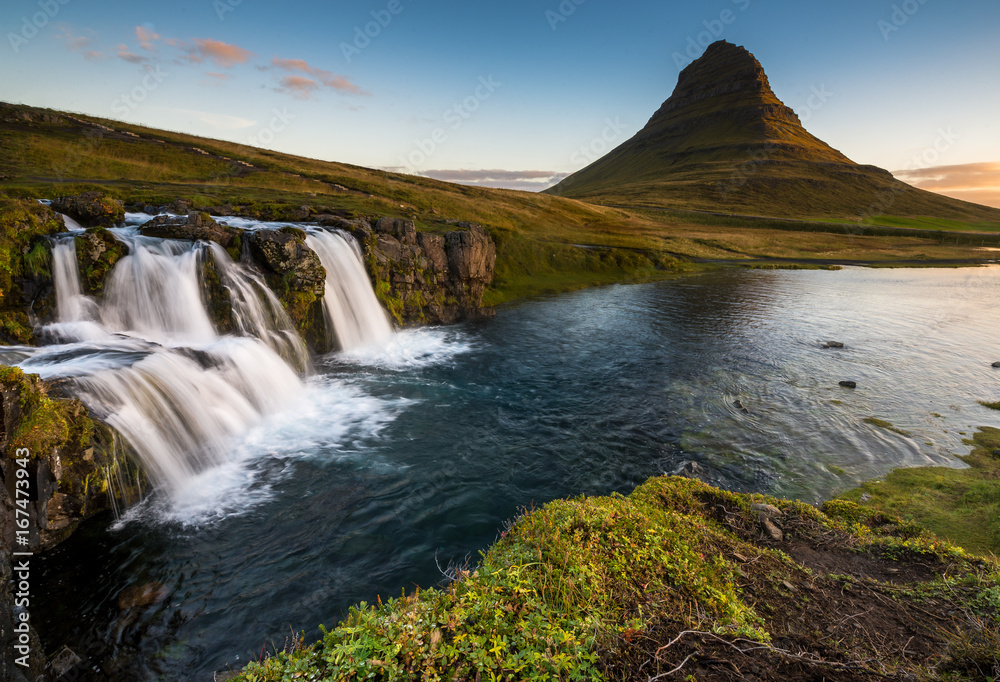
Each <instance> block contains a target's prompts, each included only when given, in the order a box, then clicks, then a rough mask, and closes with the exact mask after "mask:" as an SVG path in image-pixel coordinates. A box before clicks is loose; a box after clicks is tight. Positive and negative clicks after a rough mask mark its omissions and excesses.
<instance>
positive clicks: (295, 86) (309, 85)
mask: <svg viewBox="0 0 1000 682" xmlns="http://www.w3.org/2000/svg"><path fill="white" fill-rule="evenodd" d="M318 87H319V85H317V84H316V81H314V80H313V79H312V78H306V77H305V76H285V77H283V78H282V79H281V81H280V83H279V84H278V89H279V90H284V91H285V92H288V93H291V95H292V97H295V98H296V99H309V97H310V96H311V95H312V93H313V92H315V91H316V89H317V88H318Z"/></svg>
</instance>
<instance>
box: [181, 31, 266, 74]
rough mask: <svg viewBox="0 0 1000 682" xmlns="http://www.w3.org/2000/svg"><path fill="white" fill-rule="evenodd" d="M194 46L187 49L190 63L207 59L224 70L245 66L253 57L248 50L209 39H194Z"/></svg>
mask: <svg viewBox="0 0 1000 682" xmlns="http://www.w3.org/2000/svg"><path fill="white" fill-rule="evenodd" d="M194 45H195V46H194V47H188V48H187V49H188V50H189V52H190V58H189V60H190V61H193V62H200V61H202V59H208V60H209V61H212V62H214V63H216V64H217V65H219V66H221V67H222V68H224V69H228V68H232V67H234V66H236V65H237V64H245V63H246V62H247V60H249V59H250V57H252V56H253V52H251V51H250V50H244V49H243V48H242V47H240V46H238V45H231V44H229V43H224V42H222V41H221V40H212V39H211V38H195V39H194Z"/></svg>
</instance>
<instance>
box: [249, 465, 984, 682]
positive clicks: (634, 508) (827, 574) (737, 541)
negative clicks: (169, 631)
mask: <svg viewBox="0 0 1000 682" xmlns="http://www.w3.org/2000/svg"><path fill="white" fill-rule="evenodd" d="M755 505H756V506H755ZM762 505H763V506H762ZM766 505H770V506H766ZM762 513H763V514H766V515H767V516H768V518H769V519H771V523H773V525H775V526H779V527H780V529H781V530H782V533H781V539H780V540H776V539H775V538H774V537H773V536H772V535H771V534H770V533H768V532H765V530H764V529H763V526H762V522H761V520H760V515H761V514H762ZM451 577H452V578H454V580H453V581H452V582H451V583H450V584H448V585H447V586H445V587H443V588H434V589H427V590H419V591H417V592H414V593H412V594H409V595H403V596H402V597H400V598H397V599H392V600H389V601H386V602H385V603H383V602H382V601H381V599H379V600H377V603H376V604H371V605H370V604H365V603H362V604H360V605H359V606H358V607H357V608H354V609H352V610H351V612H350V614H349V615H348V616H347V618H346V619H345V620H344V621H343V622H341V623H340V624H339V625H338V626H337V627H335V628H333V629H331V630H329V631H324V635H323V638H322V640H321V641H319V642H316V643H314V644H310V645H304V643H303V641H302V639H301V638H293V639H292V640H290V641H289V642H286V646H285V648H284V649H283V650H281V651H278V652H276V653H273V654H272V655H270V656H268V657H265V658H264V659H263V660H260V661H257V662H254V663H251V664H250V665H248V666H247V667H246V668H245V669H244V670H243V671H242V673H241V674H240V675H239V677H238V679H242V680H247V681H252V682H264V681H270V680H360V679H372V680H415V679H422V680H470V681H471V680H601V679H606V680H633V679H642V680H648V679H669V676H670V672H671V671H674V672H680V676H678V677H677V679H680V678H683V677H684V676H687V675H693V679H713V680H729V679H747V678H752V679H761V680H806V679H808V680H818V679H821V678H822V679H827V680H860V679H869V677H870V676H886V677H889V678H892V679H901V678H903V677H906V676H916V677H918V678H922V679H928V678H936V679H962V678H963V677H964V676H965V675H973V676H974V675H977V674H987V673H988V674H993V675H995V674H997V673H1000V654H998V653H997V652H998V650H1000V649H998V648H997V647H998V646H1000V631H998V625H1000V620H998V619H1000V565H998V564H997V562H996V561H995V560H992V559H980V558H976V557H973V556H970V555H968V554H966V553H965V552H964V551H963V550H961V549H959V548H957V547H955V546H952V545H950V544H948V543H946V542H943V541H940V540H938V539H936V538H935V537H934V536H932V535H930V534H929V533H927V532H926V531H924V530H922V529H921V528H920V527H918V526H916V525H914V524H912V523H905V522H901V521H899V520H898V519H895V518H893V517H890V516H886V515H883V514H881V513H877V512H874V511H872V510H869V509H867V508H864V507H862V506H859V505H857V504H855V503H853V502H847V501H835V502H831V503H829V504H827V505H826V506H825V507H824V509H823V511H820V510H817V509H815V508H814V507H811V506H809V505H805V504H801V503H798V502H791V501H787V500H778V499H773V498H769V497H764V496H760V495H739V494H734V493H729V492H725V491H722V490H718V489H715V488H712V487H710V486H708V485H705V484H703V483H701V482H699V481H695V480H690V479H684V478H667V477H662V478H654V479H650V480H649V481H648V482H646V483H645V484H644V485H642V486H640V487H639V488H637V489H636V490H635V491H634V492H633V493H632V494H631V495H629V496H628V497H622V496H620V495H611V496H608V497H594V498H576V499H571V500H559V501H555V502H552V503H550V504H547V505H546V506H545V507H543V508H541V509H539V510H537V511H533V512H531V513H526V514H525V515H523V516H522V517H521V518H519V519H517V521H516V522H514V523H513V524H511V526H510V527H509V528H508V529H507V530H506V531H505V532H504V533H503V534H502V536H501V538H500V540H499V541H498V542H497V543H496V544H495V545H494V546H493V547H491V548H490V550H489V551H488V552H487V553H486V554H485V555H484V556H483V559H482V562H481V563H480V565H479V566H478V567H476V568H475V569H474V570H471V571H470V570H467V569H463V570H456V571H453V573H452V576H451ZM657 676H660V677H657ZM687 679H692V678H690V677H688V678H687Z"/></svg>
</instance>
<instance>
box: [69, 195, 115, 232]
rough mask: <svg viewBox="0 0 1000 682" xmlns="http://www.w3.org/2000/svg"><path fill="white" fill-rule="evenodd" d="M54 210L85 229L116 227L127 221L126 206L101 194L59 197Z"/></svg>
mask: <svg viewBox="0 0 1000 682" xmlns="http://www.w3.org/2000/svg"><path fill="white" fill-rule="evenodd" d="M52 208H53V210H56V211H58V212H59V213H65V214H66V215H68V216H69V217H70V218H72V219H73V220H75V221H76V222H78V223H80V224H81V225H83V226H84V227H114V226H115V225H117V224H119V223H121V222H122V221H123V220H125V206H124V205H123V204H122V202H120V201H118V200H117V199H112V198H111V197H108V196H105V195H104V194H103V193H101V192H84V193H83V194H78V195H76V196H68V197H59V198H58V199H56V200H54V201H53V202H52Z"/></svg>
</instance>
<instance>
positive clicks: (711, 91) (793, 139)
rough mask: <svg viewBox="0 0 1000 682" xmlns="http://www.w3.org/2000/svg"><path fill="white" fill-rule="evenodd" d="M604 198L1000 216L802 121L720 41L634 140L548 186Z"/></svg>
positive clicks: (756, 70) (743, 209) (766, 211)
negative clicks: (839, 144)
mask: <svg viewBox="0 0 1000 682" xmlns="http://www.w3.org/2000/svg"><path fill="white" fill-rule="evenodd" d="M547 192H548V193H550V194H553V195H557V196H564V197H573V198H577V199H583V200H586V201H590V202H593V203H598V204H607V205H619V206H644V207H661V208H670V209H688V210H706V211H720V212H725V213H739V214H749V215H766V216H786V217H793V216H794V217H803V218H852V219H857V218H867V217H871V216H876V215H883V214H892V215H898V216H931V217H935V218H952V219H958V220H967V221H989V222H996V221H997V220H1000V209H994V208H988V207H985V206H980V205H977V204H971V203H968V202H964V201H959V200H956V199H950V198H948V197H943V196H940V195H937V194H933V193H931V192H926V191H923V190H920V189H916V188H914V187H910V186H909V185H906V184H905V183H902V182H900V181H898V180H896V179H895V178H893V177H892V175H891V174H890V173H889V172H888V171H885V170H882V169H881V168H876V167H874V166H863V165H859V164H856V163H854V162H853V161H851V160H850V159H849V158H847V157H846V156H844V155H843V154H841V153H840V152H839V151H837V150H836V149H833V148H832V147H830V146H829V145H827V144H826V143H825V142H823V141H822V140H819V139H817V138H816V137H814V136H813V135H811V134H810V133H809V132H808V131H806V129H805V128H803V127H802V124H801V122H800V121H799V118H798V116H796V114H795V112H793V111H792V110H791V109H790V108H788V107H787V106H785V105H784V104H783V103H782V102H781V101H780V100H779V99H778V98H777V97H776V96H775V94H774V92H773V91H772V90H771V86H770V84H769V83H768V80H767V75H766V74H765V73H764V69H763V67H762V66H761V65H760V62H758V61H757V60H756V59H755V58H754V56H753V55H752V54H750V53H749V52H748V51H747V50H745V49H744V48H742V47H739V46H736V45H733V44H731V43H728V42H725V41H719V42H716V43H713V44H712V45H710V46H709V47H708V49H707V50H706V51H705V54H704V55H702V57H701V58H699V59H698V60H696V61H695V62H693V63H692V64H690V65H689V66H688V67H687V68H685V69H684V71H682V72H681V74H680V77H679V79H678V82H677V87H676V88H675V89H674V92H673V94H672V95H671V96H670V98H669V99H668V100H667V101H666V102H664V103H663V106H662V107H661V108H660V110H659V111H657V112H656V113H655V114H654V115H653V117H652V118H651V119H650V120H649V123H647V124H646V126H645V127H644V128H643V129H642V130H640V131H639V132H638V133H637V134H636V135H635V136H634V137H632V138H631V139H630V140H628V141H626V142H625V143H623V144H622V145H620V146H619V147H617V148H616V149H614V150H613V151H612V152H610V153H609V154H608V155H607V156H605V157H603V158H601V159H599V160H598V161H596V162H595V163H593V164H591V165H590V166H588V167H586V168H584V169H583V170H581V171H579V172H577V173H575V174H573V175H571V176H570V177H568V178H566V179H565V180H563V181H562V182H561V183H559V184H558V185H556V186H555V187H552V188H551V189H549V190H547Z"/></svg>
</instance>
